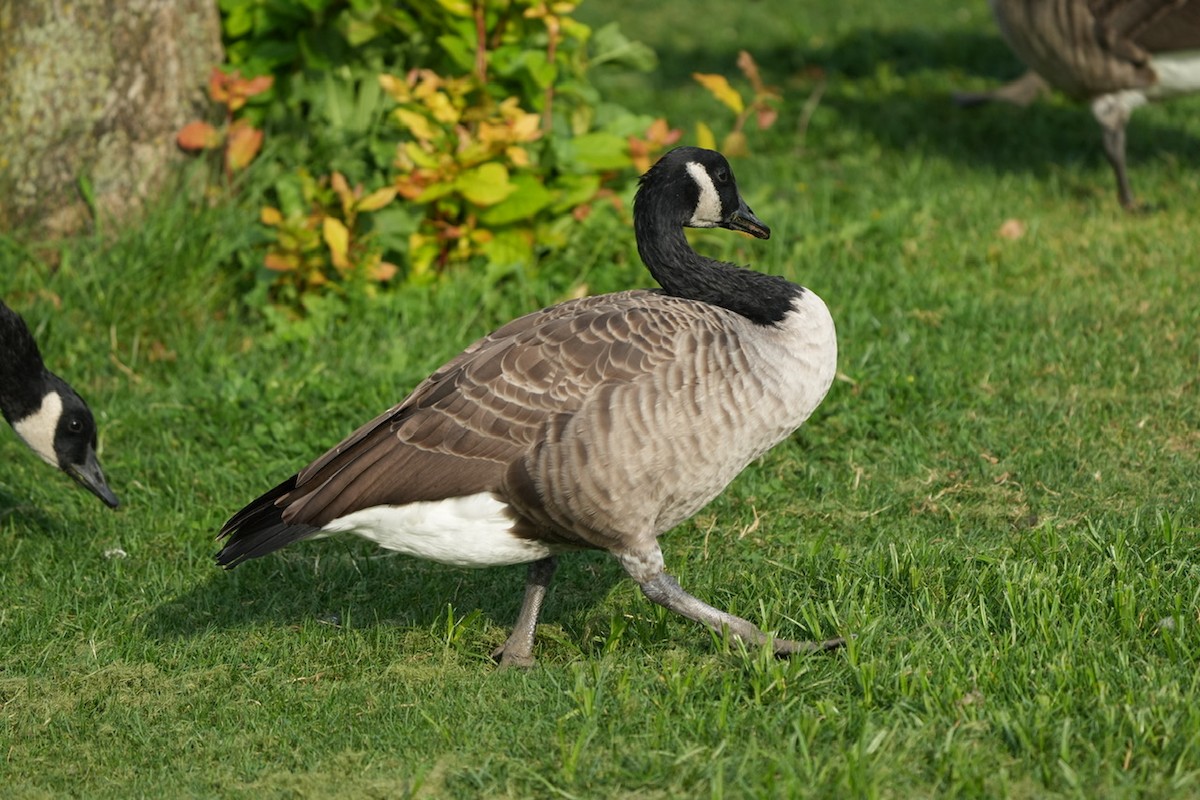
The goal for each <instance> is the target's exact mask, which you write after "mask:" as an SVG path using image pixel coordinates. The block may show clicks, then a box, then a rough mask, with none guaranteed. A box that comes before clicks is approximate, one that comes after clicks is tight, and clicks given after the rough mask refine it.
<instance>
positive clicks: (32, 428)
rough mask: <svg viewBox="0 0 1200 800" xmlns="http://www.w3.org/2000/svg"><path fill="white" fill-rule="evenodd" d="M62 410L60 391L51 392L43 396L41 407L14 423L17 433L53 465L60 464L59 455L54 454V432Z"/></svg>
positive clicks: (34, 450) (43, 458)
mask: <svg viewBox="0 0 1200 800" xmlns="http://www.w3.org/2000/svg"><path fill="white" fill-rule="evenodd" d="M62 410H63V402H62V397H60V396H59V394H58V392H51V393H50V394H48V395H46V396H45V397H43V398H42V407H41V408H39V409H38V410H37V411H35V412H33V413H32V414H30V415H29V416H28V417H25V419H20V420H17V421H16V422H14V423H13V430H15V431H16V432H17V435H18V436H20V437H21V438H22V439H23V440H24V441H25V444H27V445H29V448H30V449H31V450H33V452H35V453H37V454H38V455H39V456H41V457H42V460H43V461H45V462H46V463H47V464H49V465H50V466H52V467H57V466H58V457H57V456H56V455H55V454H54V432H55V431H56V430H58V420H59V419H60V418H61V417H62Z"/></svg>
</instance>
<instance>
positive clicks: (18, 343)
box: [0, 302, 118, 508]
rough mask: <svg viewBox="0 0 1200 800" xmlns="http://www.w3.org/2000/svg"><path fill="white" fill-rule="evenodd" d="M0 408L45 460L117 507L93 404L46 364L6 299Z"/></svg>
mask: <svg viewBox="0 0 1200 800" xmlns="http://www.w3.org/2000/svg"><path fill="white" fill-rule="evenodd" d="M0 413H3V415H4V419H5V420H7V421H8V423H9V424H10V425H12V427H13V430H14V431H16V433H17V435H18V436H19V437H20V438H21V440H22V441H24V442H25V444H27V445H28V446H29V448H30V449H31V450H33V452H35V453H37V455H38V456H40V457H41V459H42V460H43V461H45V462H46V463H47V464H49V465H50V466H52V467H56V468H58V469H61V470H62V471H63V472H66V473H67V474H68V475H70V476H71V477H72V478H74V479H75V480H76V481H77V482H78V483H79V484H80V485H81V486H83V487H84V488H85V489H87V490H88V491H90V492H92V493H93V494H94V495H96V496H97V497H99V498H100V499H101V500H103V501H104V503H105V504H107V505H108V506H109V507H111V508H116V507H117V505H118V501H117V497H116V495H115V494H113V492H112V490H111V489H109V488H108V483H107V481H105V479H104V472H103V470H101V469H100V462H99V460H98V459H97V458H96V422H95V419H94V418H93V417H92V412H91V409H89V408H88V406H87V403H85V402H84V401H83V399H82V398H81V397H80V396H79V395H78V394H77V393H76V392H75V390H74V389H72V388H71V387H70V386H69V385H67V383H66V381H64V380H63V379H62V378H60V377H58V376H57V375H55V374H54V373H52V372H50V371H49V370H48V369H46V365H45V363H43V361H42V355H41V352H40V351H39V350H38V346H37V342H35V341H34V338H33V334H31V333H30V332H29V328H28V326H26V325H25V321H24V320H23V319H21V317H20V315H18V314H17V312H15V311H13V310H12V309H11V308H9V307H8V306H6V305H5V304H4V303H3V302H0Z"/></svg>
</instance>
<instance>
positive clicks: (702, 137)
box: [696, 122, 717, 150]
mask: <svg viewBox="0 0 1200 800" xmlns="http://www.w3.org/2000/svg"><path fill="white" fill-rule="evenodd" d="M696 146H697V147H703V148H704V149H706V150H716V149H717V137H716V136H714V135H713V132H712V128H710V127H708V126H707V125H705V124H704V123H703V122H697V123H696Z"/></svg>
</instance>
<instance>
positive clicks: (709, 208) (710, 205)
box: [687, 161, 721, 228]
mask: <svg viewBox="0 0 1200 800" xmlns="http://www.w3.org/2000/svg"><path fill="white" fill-rule="evenodd" d="M687 171H688V174H689V175H691V176H692V180H694V181H695V182H696V186H698V187H699V188H700V199H699V200H697V201H696V210H695V211H693V212H692V218H691V220H689V221H688V225H690V226H691V227H693V228H715V227H717V225H719V224H720V222H721V198H720V196H718V195H717V187H716V186H714V185H713V181H712V176H711V175H709V174H708V170H706V169H705V168H704V166H703V165H701V164H698V163H697V162H695V161H689V162H688V165H687Z"/></svg>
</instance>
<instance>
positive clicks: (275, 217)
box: [258, 206, 283, 227]
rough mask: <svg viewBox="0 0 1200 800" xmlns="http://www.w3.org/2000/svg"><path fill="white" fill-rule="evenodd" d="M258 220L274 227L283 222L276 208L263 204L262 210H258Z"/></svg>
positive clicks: (281, 215)
mask: <svg viewBox="0 0 1200 800" xmlns="http://www.w3.org/2000/svg"><path fill="white" fill-rule="evenodd" d="M258 220H259V222H261V223H262V224H263V225H270V226H272V227H275V226H277V225H280V224H282V223H283V214H282V213H280V211H279V209H278V208H272V207H271V206H263V210H262V211H260V212H258Z"/></svg>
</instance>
